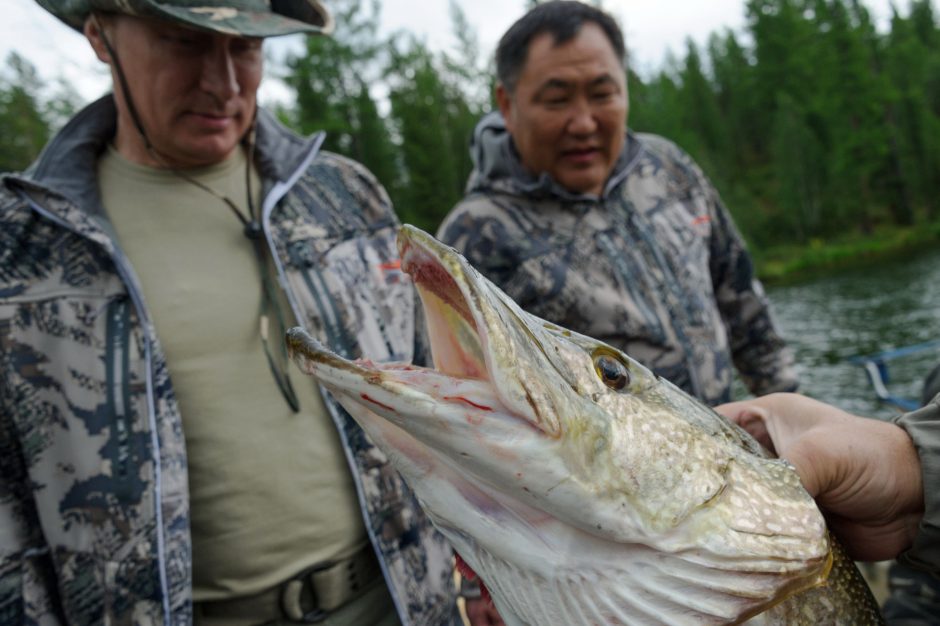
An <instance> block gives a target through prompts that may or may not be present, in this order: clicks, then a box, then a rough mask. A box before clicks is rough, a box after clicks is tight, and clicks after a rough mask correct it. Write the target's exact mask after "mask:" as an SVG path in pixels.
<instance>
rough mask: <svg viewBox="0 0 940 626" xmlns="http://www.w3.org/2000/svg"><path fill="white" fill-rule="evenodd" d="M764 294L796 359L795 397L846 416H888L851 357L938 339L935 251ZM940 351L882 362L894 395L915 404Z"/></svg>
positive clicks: (938, 258)
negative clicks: (797, 392) (806, 398)
mask: <svg viewBox="0 0 940 626" xmlns="http://www.w3.org/2000/svg"><path fill="white" fill-rule="evenodd" d="M767 294H768V296H769V297H770V300H771V302H772V303H773V305H774V313H775V318H776V320H777V323H778V325H779V327H780V329H781V332H782V333H783V335H784V337H785V338H786V339H787V341H788V342H789V343H790V345H791V346H792V347H793V349H794V352H795V353H796V358H797V365H798V368H799V373H800V380H801V391H803V392H804V393H806V394H808V395H811V396H813V397H815V398H817V399H819V400H823V401H825V402H828V403H830V404H835V405H837V406H839V407H841V408H843V409H845V410H847V411H850V412H853V413H857V414H860V415H868V416H871V417H883V418H884V417H890V416H891V415H892V413H894V412H895V410H894V409H892V408H890V407H888V406H886V405H882V404H880V403H879V402H878V401H877V399H876V397H875V395H874V392H873V390H872V387H871V385H870V384H869V383H868V380H867V378H866V375H865V373H864V371H863V370H862V369H861V368H860V367H859V366H857V365H853V364H852V363H851V362H850V361H849V357H851V356H853V355H860V354H872V353H877V352H881V351H884V350H891V349H896V348H901V347H904V346H909V345H912V344H917V343H922V342H928V341H933V340H937V339H940V246H938V247H937V248H934V249H931V250H929V251H926V252H922V253H919V254H917V255H916V256H911V257H908V258H903V259H894V260H891V261H884V262H879V263H877V264H869V265H866V266H865V267H861V268H856V269H851V270H846V271H841V272H838V273H834V274H830V275H828V276H824V277H820V278H816V279H813V280H811V281H808V282H805V283H801V284H798V285H789V286H780V287H772V288H768V289H767ZM937 363H940V347H936V348H933V349H931V350H929V351H927V352H922V353H918V354H915V355H911V356H907V357H903V358H898V359H896V360H892V361H889V362H888V365H889V368H888V371H889V374H890V375H891V382H890V383H889V385H888V389H889V391H891V393H892V394H893V395H897V396H905V397H909V398H918V399H919V398H920V396H921V390H922V386H923V380H924V377H925V376H926V375H927V373H928V372H929V371H930V370H931V369H932V368H933V367H934V366H935V365H936V364H937Z"/></svg>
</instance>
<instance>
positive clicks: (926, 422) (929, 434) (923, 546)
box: [889, 395, 940, 618]
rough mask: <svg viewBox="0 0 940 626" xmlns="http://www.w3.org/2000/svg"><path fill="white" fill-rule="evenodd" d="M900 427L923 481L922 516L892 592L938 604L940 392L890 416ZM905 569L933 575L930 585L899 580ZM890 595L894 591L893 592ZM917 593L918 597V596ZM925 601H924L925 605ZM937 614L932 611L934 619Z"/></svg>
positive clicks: (895, 576) (903, 575)
mask: <svg viewBox="0 0 940 626" xmlns="http://www.w3.org/2000/svg"><path fill="white" fill-rule="evenodd" d="M891 421H892V422H894V423H895V424H897V425H898V426H900V427H901V428H903V429H904V430H905V431H906V432H907V434H908V435H910V437H911V441H913V442H914V447H915V448H916V449H917V454H918V456H919V457H920V468H921V473H922V474H923V483H924V518H923V520H922V521H921V523H920V528H919V532H918V533H917V535H916V536H915V537H914V542H913V545H912V546H911V548H910V549H909V550H907V551H906V552H903V553H902V554H901V555H900V556H899V557H898V563H900V564H901V565H903V566H904V568H905V569H904V570H899V571H897V572H896V574H897V575H892V576H891V577H890V578H889V583H890V584H891V585H892V592H900V593H901V594H902V595H907V596H908V599H916V600H917V603H918V604H920V605H921V606H929V604H930V603H932V604H933V606H935V607H936V606H940V599H938V595H940V489H937V485H940V395H937V396H934V398H933V399H932V400H931V401H930V402H928V403H927V404H926V405H924V406H923V407H921V408H919V409H917V410H916V411H911V412H910V413H904V414H902V415H898V416H896V417H893V418H892V419H891ZM905 570H907V571H910V570H920V571H924V572H927V574H928V575H929V576H932V577H933V581H932V585H930V586H921V585H920V581H916V580H915V581H913V582H902V581H903V578H904V577H905ZM893 595H894V593H893ZM918 596H919V598H918ZM925 602H926V604H925ZM937 615H938V614H934V617H935V618H936V617H937Z"/></svg>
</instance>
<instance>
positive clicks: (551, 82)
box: [535, 78, 571, 97]
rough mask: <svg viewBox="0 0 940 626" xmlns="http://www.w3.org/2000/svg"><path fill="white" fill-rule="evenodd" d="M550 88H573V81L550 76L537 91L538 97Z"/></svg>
mask: <svg viewBox="0 0 940 626" xmlns="http://www.w3.org/2000/svg"><path fill="white" fill-rule="evenodd" d="M549 89H571V82H570V81H567V80H562V79H560V78H549V79H548V80H546V81H545V82H544V83H542V84H541V85H540V86H539V88H538V89H537V90H536V91H535V95H536V97H538V96H541V95H542V94H543V93H545V92H546V91H548V90H549Z"/></svg>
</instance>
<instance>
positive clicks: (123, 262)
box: [0, 0, 460, 626]
mask: <svg viewBox="0 0 940 626" xmlns="http://www.w3.org/2000/svg"><path fill="white" fill-rule="evenodd" d="M40 4H42V5H43V6H44V7H45V8H46V9H48V10H49V11H50V12H51V13H52V14H53V15H55V16H56V17H58V18H59V19H61V20H63V21H64V22H66V23H67V24H69V25H70V26H72V27H73V28H75V29H77V30H81V31H82V32H84V34H85V36H86V38H87V39H88V41H89V43H90V44H91V46H92V48H93V49H94V52H95V54H96V55H97V56H98V58H99V59H100V60H101V61H102V62H104V63H106V64H107V65H108V66H109V68H110V70H111V74H112V78H113V81H114V85H115V90H114V91H115V93H114V94H113V95H111V94H109V95H107V96H105V97H104V98H102V99H101V100H99V101H97V102H95V103H93V104H91V105H90V106H88V107H87V108H86V109H84V110H83V111H81V112H79V113H78V114H77V115H76V116H75V117H74V118H73V119H72V120H70V122H69V123H68V124H67V125H66V126H65V128H63V129H62V131H61V132H60V133H59V134H58V135H57V136H56V137H55V138H54V139H53V140H52V141H51V142H50V143H49V145H48V146H46V148H45V150H44V152H43V153H42V155H41V156H40V157H39V159H38V160H37V162H36V163H35V164H34V165H33V166H32V167H31V168H30V169H29V170H28V171H27V172H24V173H22V174H8V175H5V176H3V177H2V178H0V537H2V540H0V623H3V624H62V623H68V624H78V625H83V624H135V625H138V624H143V625H151V624H161V625H164V626H170V625H174V626H183V625H186V624H189V623H193V622H194V623H196V624H197V625H200V624H205V625H213V624H219V625H223V624H224V625H226V626H231V625H234V626H239V625H244V626H249V625H256V624H294V623H298V624H299V623H311V622H321V623H323V624H325V625H328V626H393V625H397V624H399V623H402V624H416V625H417V624H421V625H425V624H435V625H436V624H459V623H460V621H459V615H458V613H457V611H456V597H455V593H454V589H453V578H452V551H451V548H450V547H449V545H447V544H446V542H445V541H444V539H443V537H442V536H441V535H440V534H439V533H437V532H436V531H435V530H434V529H433V527H432V526H431V524H430V522H429V520H428V519H427V517H426V516H425V515H424V514H423V512H422V511H421V510H420V508H419V507H418V505H417V502H416V501H415V499H414V497H413V496H412V495H411V493H410V492H409V491H408V490H407V488H406V487H405V485H404V484H403V483H402V481H401V478H400V477H399V476H398V474H397V473H396V472H395V471H394V469H393V468H392V467H391V466H390V465H389V464H388V462H387V459H386V458H385V456H384V455H383V454H382V453H381V452H380V451H379V450H378V449H377V448H375V447H374V446H372V445H371V443H370V442H369V441H368V440H367V439H366V437H365V435H364V434H363V432H362V431H361V430H360V429H359V427H358V426H357V425H356V424H355V422H353V420H352V419H351V418H349V416H348V415H347V414H346V413H345V412H344V411H343V409H342V407H340V405H339V404H337V403H336V402H335V401H334V400H333V399H332V397H330V396H328V395H326V394H321V393H320V390H319V389H318V388H317V387H316V386H315V385H313V384H312V383H311V382H310V379H307V378H303V380H302V381H301V382H303V383H305V384H298V385H297V386H294V385H293V384H292V383H291V378H290V376H289V372H288V364H287V361H286V355H285V353H284V343H283V340H282V337H283V333H284V329H285V328H286V327H288V326H293V325H301V326H304V327H306V328H308V329H309V330H310V332H311V333H313V334H314V335H317V336H318V337H319V338H320V340H321V341H323V342H324V343H326V344H328V345H330V346H333V347H335V348H336V349H338V350H339V351H341V352H342V353H344V354H345V355H346V356H349V357H359V356H363V357H368V358H371V359H376V360H410V359H411V358H412V357H413V356H414V355H415V352H416V351H417V349H416V348H415V343H414V340H415V332H414V330H415V324H416V321H415V309H414V294H413V290H412V288H411V285H410V283H408V282H407V281H404V280H402V279H401V276H400V272H398V270H397V269H395V268H396V261H397V257H398V252H397V249H396V245H395V235H396V229H397V226H398V220H397V218H396V216H395V214H394V212H393V211H392V207H391V205H390V203H389V201H388V196H387V195H386V193H385V191H384V190H383V189H382V188H381V186H380V185H379V184H378V182H377V181H376V180H375V179H374V178H373V177H372V176H371V175H370V174H369V172H367V171H366V170H365V169H364V168H363V167H362V166H360V165H359V164H357V163H354V162H352V161H349V160H347V159H344V158H342V157H340V156H338V155H335V154H330V153H328V152H324V151H321V150H320V145H321V144H322V141H323V136H322V133H321V134H317V135H314V136H312V137H310V138H301V137H298V136H296V135H294V134H293V133H291V132H290V131H288V130H287V129H286V128H284V127H283V126H282V125H281V124H280V123H278V121H277V120H276V118H275V117H274V116H273V115H271V114H270V113H268V112H266V111H264V110H262V109H260V108H258V106H257V103H256V95H257V90H258V85H259V83H260V81H261V77H262V69H263V58H264V55H263V52H262V41H263V38H265V37H268V36H275V35H282V34H286V33H292V32H305V33H321V32H328V31H329V30H330V27H331V26H332V22H331V18H330V16H329V14H328V13H327V11H326V10H325V9H324V8H323V6H321V5H320V3H319V2H318V0H291V1H290V2H284V1H275V2H271V0H197V1H194V0H40Z"/></svg>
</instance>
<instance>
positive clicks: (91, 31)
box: [82, 13, 111, 65]
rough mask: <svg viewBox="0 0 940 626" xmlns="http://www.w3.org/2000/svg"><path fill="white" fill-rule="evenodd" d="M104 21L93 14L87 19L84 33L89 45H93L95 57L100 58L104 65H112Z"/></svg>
mask: <svg viewBox="0 0 940 626" xmlns="http://www.w3.org/2000/svg"><path fill="white" fill-rule="evenodd" d="M103 28H104V26H102V19H101V18H100V17H98V16H97V15H95V14H94V13H92V14H91V15H89V16H88V17H87V18H86V19H85V26H84V27H83V28H82V32H83V33H84V34H85V38H86V39H88V43H90V44H91V49H92V50H94V51H95V56H97V57H98V60H99V61H101V62H102V63H107V64H109V65H110V64H111V55H110V54H108V47H107V46H106V45H105V44H104V40H103V38H102V37H103V35H102V32H101V31H102V30H103Z"/></svg>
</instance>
